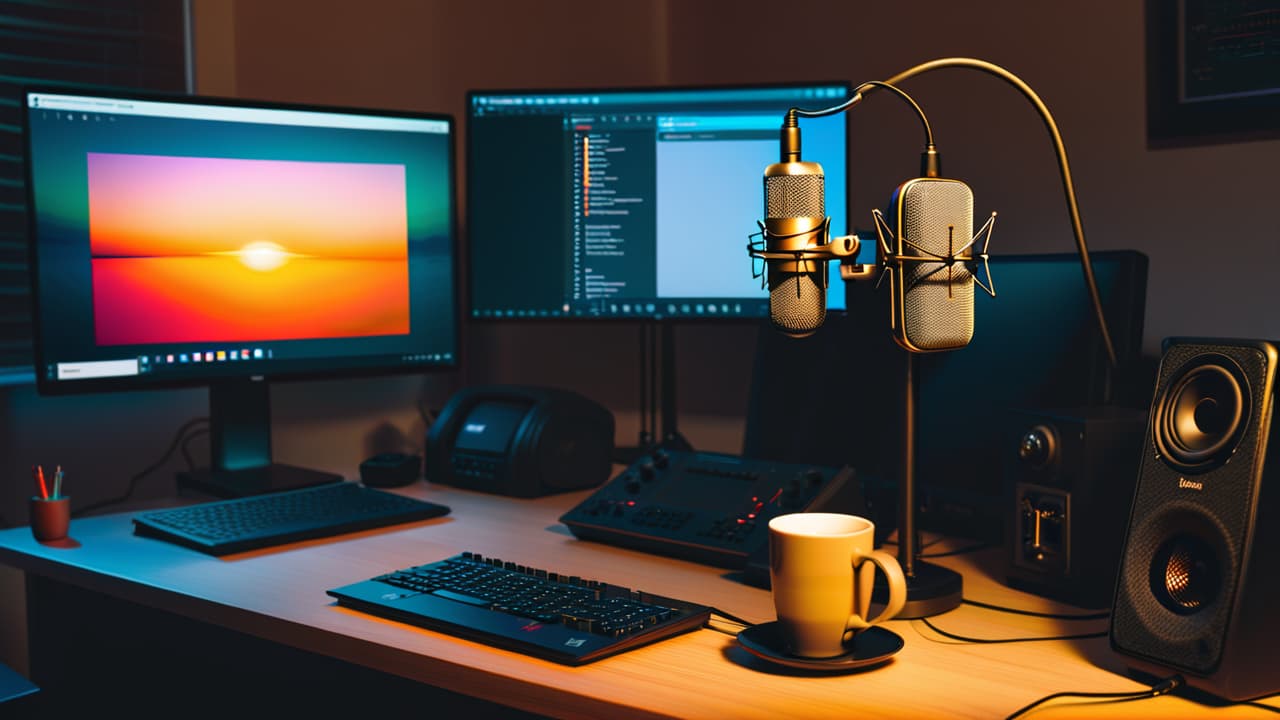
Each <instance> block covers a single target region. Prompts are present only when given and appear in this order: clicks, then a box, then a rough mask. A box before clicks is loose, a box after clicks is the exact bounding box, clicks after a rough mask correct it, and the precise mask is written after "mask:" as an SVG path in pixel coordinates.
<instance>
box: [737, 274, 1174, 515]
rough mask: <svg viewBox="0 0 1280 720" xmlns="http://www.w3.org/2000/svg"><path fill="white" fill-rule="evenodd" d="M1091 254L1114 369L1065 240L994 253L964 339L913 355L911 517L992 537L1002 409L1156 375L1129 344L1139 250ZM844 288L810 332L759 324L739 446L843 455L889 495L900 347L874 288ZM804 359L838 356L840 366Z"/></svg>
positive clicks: (1060, 401) (1100, 392)
mask: <svg viewBox="0 0 1280 720" xmlns="http://www.w3.org/2000/svg"><path fill="white" fill-rule="evenodd" d="M1090 257H1091V259H1092V264H1093V270H1094V275H1095V278H1096V281H1097V285H1098V292H1099V295H1100V297H1101V300H1102V307H1103V311H1104V313H1105V314H1106V317H1107V323H1108V325H1109V328H1110V332H1111V337H1112V341H1113V342H1114V343H1115V348H1116V353H1117V356H1118V360H1119V367H1118V369H1116V370H1111V369H1110V368H1109V367H1108V363H1107V358H1106V354H1105V352H1104V349H1103V346H1102V340H1101V336H1100V335H1099V333H1098V329H1097V324H1096V321H1095V319H1094V313H1093V307H1092V305H1091V304H1090V302H1089V296H1088V294H1087V292H1086V289H1085V284H1084V278H1083V274H1082V272H1081V268H1080V258H1079V256H1078V255H1076V254H1075V253H1062V254H1046V255H995V256H992V258H991V275H992V279H993V281H994V283H995V289H996V293H997V294H996V297H994V298H992V297H989V296H987V295H986V294H985V293H976V294H975V307H974V337H973V340H972V342H970V344H969V345H968V346H967V347H963V348H960V349H958V350H954V351H950V352H939V353H925V354H923V355H919V356H917V357H918V365H917V370H916V377H917V380H918V383H919V384H918V388H917V393H916V413H915V420H916V483H917V492H916V498H917V500H918V501H919V503H920V505H921V507H920V510H921V512H920V514H919V524H920V526H921V527H924V528H925V529H930V530H938V531H941V532H946V533H948V534H953V535H964V536H969V537H979V538H983V539H988V540H998V539H999V535H1000V532H1001V525H1002V521H1003V520H1004V519H1005V515H1006V514H1007V513H1006V510H1007V503H1005V502H1004V498H1003V492H1004V487H1003V478H1002V475H1003V472H1004V470H1005V467H1006V463H1007V461H1008V460H1010V459H1011V456H1012V455H1013V454H1014V453H1015V452H1016V443H1015V442H1013V441H1011V440H1010V439H1009V438H1008V437H1007V433H1008V429H1007V425H1008V420H1009V418H1010V417H1011V415H1010V413H1011V411H1013V410H1048V409H1065V408H1083V407H1088V406H1098V405H1102V404H1114V405H1118V406H1120V407H1145V406H1146V405H1147V404H1148V403H1150V393H1151V388H1152V383H1153V382H1154V375H1153V374H1152V372H1151V368H1150V367H1149V364H1148V363H1147V362H1146V361H1144V360H1143V358H1142V356H1141V354H1142V339H1143V321H1144V318H1145V312H1146V297H1147V257H1146V256H1145V255H1143V254H1142V253H1140V252H1136V251H1132V250H1110V251H1102V252H1095V253H1091V254H1090ZM847 289H848V302H849V305H850V312H848V313H845V314H843V315H841V316H837V317H834V318H829V319H828V326H827V327H825V328H824V329H823V332H821V333H819V334H817V335H815V336H813V337H811V338H806V339H804V340H802V341H800V342H796V341H795V340H793V339H791V338H787V337H784V336H782V335H781V334H780V333H777V332H775V331H773V330H771V329H769V328H764V329H762V330H761V333H760V338H759V343H758V345H757V352H756V359H755V369H754V373H753V381H752V389H751V397H750V401H749V404H748V413H747V427H746V433H745V439H744V444H743V453H744V454H745V455H748V456H752V457H762V458H766V459H773V460H779V461H788V462H813V463H820V464H829V465H837V466H838V465H842V464H849V465H851V466H853V467H854V468H855V469H856V470H857V471H858V474H859V476H860V477H861V478H862V479H863V484H864V487H865V488H866V489H867V490H868V492H869V493H876V492H878V490H879V489H882V488H886V487H887V488H888V490H889V491H888V492H885V493H880V494H881V495H882V498H883V500H884V501H887V502H890V503H892V502H896V497H897V496H896V493H895V492H894V491H893V488H895V487H896V482H897V478H898V476H899V473H900V468H901V452H902V450H901V447H900V446H901V440H902V411H903V398H902V388H903V383H904V379H903V377H904V376H903V372H904V368H905V362H906V361H905V357H906V355H905V352H904V351H903V350H902V349H901V348H899V347H898V346H897V345H895V344H894V342H893V341H892V339H891V338H890V331H889V326H888V319H889V318H888V314H889V310H888V308H887V307H885V303H886V302H887V293H885V292H884V291H883V288H881V289H880V290H877V289H876V287H875V282H874V281H870V282H858V283H851V284H850V285H849V286H848V288H847ZM812 368H840V369H841V376H842V377H843V378H846V380H844V381H839V380H834V379H833V376H832V375H831V374H830V373H814V372H807V370H810V369H812ZM1015 440H1016V437H1015ZM884 504H885V503H884V502H881V503H880V505H881V507H882V508H883V506H884ZM896 518H897V515H896V513H895V512H891V511H887V509H886V511H885V512H883V513H881V514H880V516H879V518H878V519H879V521H880V522H881V523H883V524H884V525H885V529H888V528H889V527H892V526H893V525H894V524H895V522H896Z"/></svg>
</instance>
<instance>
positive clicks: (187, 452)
mask: <svg viewBox="0 0 1280 720" xmlns="http://www.w3.org/2000/svg"><path fill="white" fill-rule="evenodd" d="M208 434H209V428H202V429H198V430H195V431H193V432H191V433H188V434H187V436H186V437H185V438H183V439H182V459H183V460H185V461H186V462H187V469H188V470H190V471H192V472H195V469H196V463H195V461H194V460H192V459H191V448H190V447H188V446H189V445H190V444H191V441H192V440H195V439H196V438H198V437H200V436H201V435H208Z"/></svg>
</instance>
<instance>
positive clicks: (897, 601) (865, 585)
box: [846, 550, 907, 630]
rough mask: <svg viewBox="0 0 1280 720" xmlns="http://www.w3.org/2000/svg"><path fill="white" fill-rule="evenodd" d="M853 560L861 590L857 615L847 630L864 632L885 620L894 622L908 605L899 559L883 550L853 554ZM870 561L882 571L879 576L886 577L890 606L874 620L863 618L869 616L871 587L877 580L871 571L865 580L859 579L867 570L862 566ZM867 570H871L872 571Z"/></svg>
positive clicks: (851, 616)
mask: <svg viewBox="0 0 1280 720" xmlns="http://www.w3.org/2000/svg"><path fill="white" fill-rule="evenodd" d="M852 560H853V568H854V570H853V571H854V575H855V577H857V579H858V581H859V583H858V584H859V587H858V588H857V589H856V590H857V592H856V596H855V597H854V603H855V604H856V608H855V610H856V612H855V613H854V614H853V615H850V616H849V623H848V625H847V626H846V630H865V629H867V628H869V627H871V626H872V625H878V624H880V623H882V622H884V621H885V620H891V619H893V616H895V615H897V614H898V613H899V612H901V611H902V608H903V606H904V605H906V604H907V578H906V576H904V575H903V574H902V566H901V565H899V564H898V559H897V558H895V557H894V556H892V555H890V554H889V553H886V552H883V551H881V550H872V551H871V552H869V553H859V552H854V554H853V558H852ZM868 561H870V562H872V563H874V564H875V566H876V567H878V568H880V572H882V573H884V576H885V579H886V580H888V581H889V602H888V604H886V605H885V606H884V610H881V611H880V614H879V615H877V616H875V618H873V619H871V620H864V619H863V618H862V615H863V614H865V613H866V612H867V610H868V609H869V608H870V605H871V586H872V584H873V583H874V580H875V571H874V570H872V572H870V573H867V574H865V575H864V576H862V577H858V575H860V574H861V573H862V570H863V569H864V567H863V564H864V563H865V562H868ZM865 569H867V570H871V568H869V567H866V568H865Z"/></svg>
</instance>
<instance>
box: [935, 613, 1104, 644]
mask: <svg viewBox="0 0 1280 720" xmlns="http://www.w3.org/2000/svg"><path fill="white" fill-rule="evenodd" d="M919 620H920V622H922V623H924V624H925V626H926V627H928V628H929V629H930V630H932V631H934V632H936V633H938V634H939V635H941V636H943V637H945V638H949V639H951V640H957V641H959V642H966V643H974V644H976V645H1001V644H1007V643H1023V642H1048V641H1050V640H1092V639H1095V638H1104V637H1106V636H1107V634H1108V633H1107V632H1106V631H1101V632H1094V633H1080V634H1078V635H1045V636H1041V637H1012V638H975V637H968V636H966V635H958V634H956V633H953V632H948V631H946V630H943V629H942V628H940V627H938V626H937V625H934V624H933V623H931V622H929V618H919ZM916 632H917V633H919V634H920V637H922V638H924V639H925V640H933V638H930V637H929V636H927V635H925V634H924V633H920V631H919V630H917V631H916ZM934 642H938V641H937V640H934ZM943 644H949V643H943Z"/></svg>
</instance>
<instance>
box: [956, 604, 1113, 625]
mask: <svg viewBox="0 0 1280 720" xmlns="http://www.w3.org/2000/svg"><path fill="white" fill-rule="evenodd" d="M960 602H962V603H964V604H965V605H972V606H974V607H980V608H984V609H986V610H995V611H997V612H1005V613H1013V614H1015V615H1029V616H1031V617H1039V618H1049V619H1050V620H1105V619H1107V618H1109V617H1111V613H1110V612H1097V613H1085V614H1080V615H1067V614H1059V613H1042V612H1035V611H1034V610H1019V609H1018V608H1011V607H1005V606H1003V605H992V604H991V603H984V602H980V601H978V600H968V599H964V600H961V601H960Z"/></svg>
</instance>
